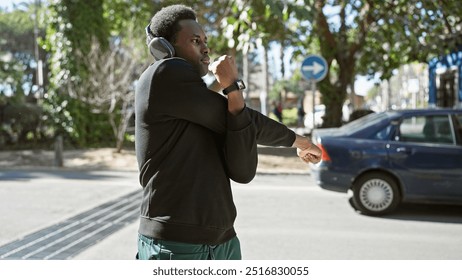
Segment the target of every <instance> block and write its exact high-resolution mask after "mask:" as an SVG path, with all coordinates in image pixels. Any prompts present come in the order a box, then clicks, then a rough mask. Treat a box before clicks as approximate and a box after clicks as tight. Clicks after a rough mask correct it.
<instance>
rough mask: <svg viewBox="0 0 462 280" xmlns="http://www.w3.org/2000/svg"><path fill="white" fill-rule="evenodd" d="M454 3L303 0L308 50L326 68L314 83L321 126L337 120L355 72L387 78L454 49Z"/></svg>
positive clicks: (457, 14)
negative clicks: (319, 97)
mask: <svg viewBox="0 0 462 280" xmlns="http://www.w3.org/2000/svg"><path fill="white" fill-rule="evenodd" d="M449 2H451V3H449ZM453 3H454V2H453V1H433V0H411V1H407V0H387V1H382V0H361V1H358V0H330V1H327V0H305V1H304V7H303V8H301V10H303V9H305V11H306V12H305V13H304V14H303V16H304V18H305V19H306V18H307V17H308V20H311V24H310V25H308V27H309V30H310V33H311V37H308V38H307V40H306V47H307V50H311V51H316V50H318V51H319V53H320V54H321V55H322V56H323V57H324V58H326V61H327V62H328V65H329V66H330V68H331V69H330V71H329V73H328V75H327V77H326V79H324V80H323V81H322V82H320V83H319V89H320V91H321V93H322V102H323V103H324V104H325V105H326V117H325V120H324V125H325V126H339V125H341V112H342V104H343V102H344V100H345V99H346V97H347V90H348V88H350V86H351V85H352V84H353V83H354V77H355V75H356V74H358V73H369V74H373V73H377V72H378V73H381V75H382V78H383V79H387V78H389V77H390V75H391V73H392V71H393V70H394V69H396V68H397V67H398V66H399V65H402V64H404V63H409V62H412V61H416V60H418V61H427V60H428V58H429V56H431V55H433V56H436V55H439V54H441V53H444V52H449V51H451V50H454V46H455V45H457V44H460V31H461V15H462V13H461V8H460V5H457V4H453ZM300 16H301V13H297V17H298V19H299V20H300V21H301V20H303V19H302V18H300ZM457 38H458V39H457ZM333 70H334V71H333Z"/></svg>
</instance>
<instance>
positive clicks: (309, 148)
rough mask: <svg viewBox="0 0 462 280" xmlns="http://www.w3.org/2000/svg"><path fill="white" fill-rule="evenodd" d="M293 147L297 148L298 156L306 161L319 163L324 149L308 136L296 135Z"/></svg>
mask: <svg viewBox="0 0 462 280" xmlns="http://www.w3.org/2000/svg"><path fill="white" fill-rule="evenodd" d="M292 146H293V147H296V148H297V155H298V157H299V158H300V159H301V160H303V161H304V162H306V163H309V162H311V163H318V162H320V161H321V156H322V151H321V149H319V147H318V146H316V145H315V144H313V143H312V142H311V141H310V140H309V139H308V138H307V137H304V136H300V135H298V134H297V135H296V137H295V141H294V144H293V145H292Z"/></svg>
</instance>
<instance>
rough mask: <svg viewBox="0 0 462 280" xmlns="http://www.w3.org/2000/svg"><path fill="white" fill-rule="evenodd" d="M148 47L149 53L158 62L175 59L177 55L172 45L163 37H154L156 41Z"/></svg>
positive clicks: (152, 41) (153, 40)
mask: <svg viewBox="0 0 462 280" xmlns="http://www.w3.org/2000/svg"><path fill="white" fill-rule="evenodd" d="M148 47H149V52H150V53H151V55H152V56H154V58H155V59H156V60H160V59H163V58H169V57H173V56H174V55H175V49H174V48H173V46H172V44H170V42H169V41H167V39H165V38H163V37H154V39H152V40H151V42H149V45H148Z"/></svg>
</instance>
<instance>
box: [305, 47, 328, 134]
mask: <svg viewBox="0 0 462 280" xmlns="http://www.w3.org/2000/svg"><path fill="white" fill-rule="evenodd" d="M301 71H302V75H303V77H304V78H305V79H306V80H307V81H309V82H310V84H311V91H312V93H313V104H312V106H313V108H312V109H313V129H314V128H315V127H316V126H315V97H316V83H317V82H319V81H322V79H324V78H325V77H326V75H327V72H328V71H329V67H328V65H327V62H326V60H325V59H324V58H323V57H322V56H319V55H309V56H307V57H306V58H305V59H304V60H303V62H302V69H301Z"/></svg>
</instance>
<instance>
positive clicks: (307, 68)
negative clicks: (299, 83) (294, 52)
mask: <svg viewBox="0 0 462 280" xmlns="http://www.w3.org/2000/svg"><path fill="white" fill-rule="evenodd" d="M328 70H329V67H328V66H327V62H326V60H325V59H324V58H323V57H322V56H320V55H309V56H308V57H307V58H305V60H303V62H302V75H303V77H305V79H307V80H309V81H311V80H315V81H316V82H319V81H321V80H322V79H324V78H325V77H326V75H327V71H328Z"/></svg>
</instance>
